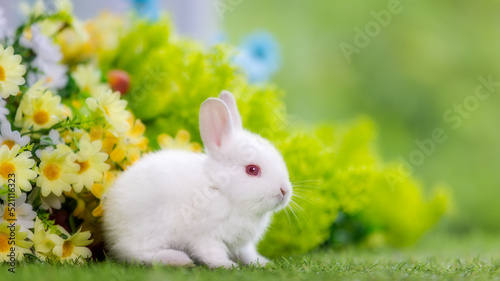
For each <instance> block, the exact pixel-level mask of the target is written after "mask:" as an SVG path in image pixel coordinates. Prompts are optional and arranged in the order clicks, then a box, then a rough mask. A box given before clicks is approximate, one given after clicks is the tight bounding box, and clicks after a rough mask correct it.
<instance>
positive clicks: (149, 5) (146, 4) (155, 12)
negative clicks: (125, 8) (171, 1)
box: [130, 0, 161, 21]
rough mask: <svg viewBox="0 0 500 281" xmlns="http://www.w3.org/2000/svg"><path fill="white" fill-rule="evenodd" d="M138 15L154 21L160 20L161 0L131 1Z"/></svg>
mask: <svg viewBox="0 0 500 281" xmlns="http://www.w3.org/2000/svg"><path fill="white" fill-rule="evenodd" d="M130 1H131V2H132V6H133V7H134V9H135V10H136V11H137V13H138V14H139V15H140V16H141V17H144V18H147V19H149V20H152V21H156V20H158V17H159V15H160V10H161V5H160V1H159V0H130Z"/></svg>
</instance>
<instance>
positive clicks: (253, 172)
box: [247, 165, 260, 177]
mask: <svg viewBox="0 0 500 281" xmlns="http://www.w3.org/2000/svg"><path fill="white" fill-rule="evenodd" d="M247 174H249V175H250V176H254V177H255V176H258V175H260V168H259V166H257V165H248V166H247Z"/></svg>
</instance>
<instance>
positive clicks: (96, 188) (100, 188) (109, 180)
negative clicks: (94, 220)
mask: <svg viewBox="0 0 500 281" xmlns="http://www.w3.org/2000/svg"><path fill="white" fill-rule="evenodd" d="M115 179H116V176H115V174H113V173H112V172H110V171H106V172H104V179H103V181H102V183H96V184H94V185H93V186H92V190H91V191H92V194H93V195H94V196H95V197H96V198H99V199H100V202H99V206H97V207H96V208H95V209H94V211H92V215H93V216H94V217H100V216H102V195H103V194H104V193H105V192H106V191H107V190H108V189H109V188H110V187H111V186H112V185H113V183H114V182H115Z"/></svg>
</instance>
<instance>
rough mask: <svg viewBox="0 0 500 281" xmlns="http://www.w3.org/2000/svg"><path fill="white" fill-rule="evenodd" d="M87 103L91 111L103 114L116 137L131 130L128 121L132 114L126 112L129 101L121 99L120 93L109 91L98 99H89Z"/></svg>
mask: <svg viewBox="0 0 500 281" xmlns="http://www.w3.org/2000/svg"><path fill="white" fill-rule="evenodd" d="M86 102H87V105H88V106H89V108H90V110H92V111H97V110H99V111H100V112H101V114H102V115H103V116H104V118H105V119H106V122H107V123H108V124H109V127H110V128H109V130H110V132H111V133H113V134H114V135H120V134H123V133H125V132H126V131H127V130H128V129H129V127H130V125H129V123H128V122H127V119H128V118H129V117H130V115H131V114H130V112H129V111H127V110H126V107H127V101H125V100H121V99H120V92H113V91H112V90H107V91H106V92H104V93H102V94H101V95H100V96H99V97H98V98H88V99H87V100H86Z"/></svg>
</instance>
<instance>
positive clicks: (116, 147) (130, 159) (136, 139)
mask: <svg viewBox="0 0 500 281" xmlns="http://www.w3.org/2000/svg"><path fill="white" fill-rule="evenodd" d="M127 122H128V124H129V130H127V132H126V133H125V134H124V135H123V136H120V137H115V136H113V135H111V134H109V133H108V134H106V135H105V138H104V140H103V150H104V151H105V152H108V153H109V158H110V159H111V161H113V162H115V163H118V164H119V165H120V166H121V167H122V168H123V169H124V168H126V167H127V166H129V165H130V164H132V163H134V162H135V161H137V160H139V158H140V157H141V154H142V153H143V152H145V151H146V150H147V149H148V139H147V138H146V137H145V136H144V132H145V131H146V126H144V124H143V123H142V122H141V120H139V119H137V120H135V121H134V117H133V116H131V117H130V118H128V119H127Z"/></svg>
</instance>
